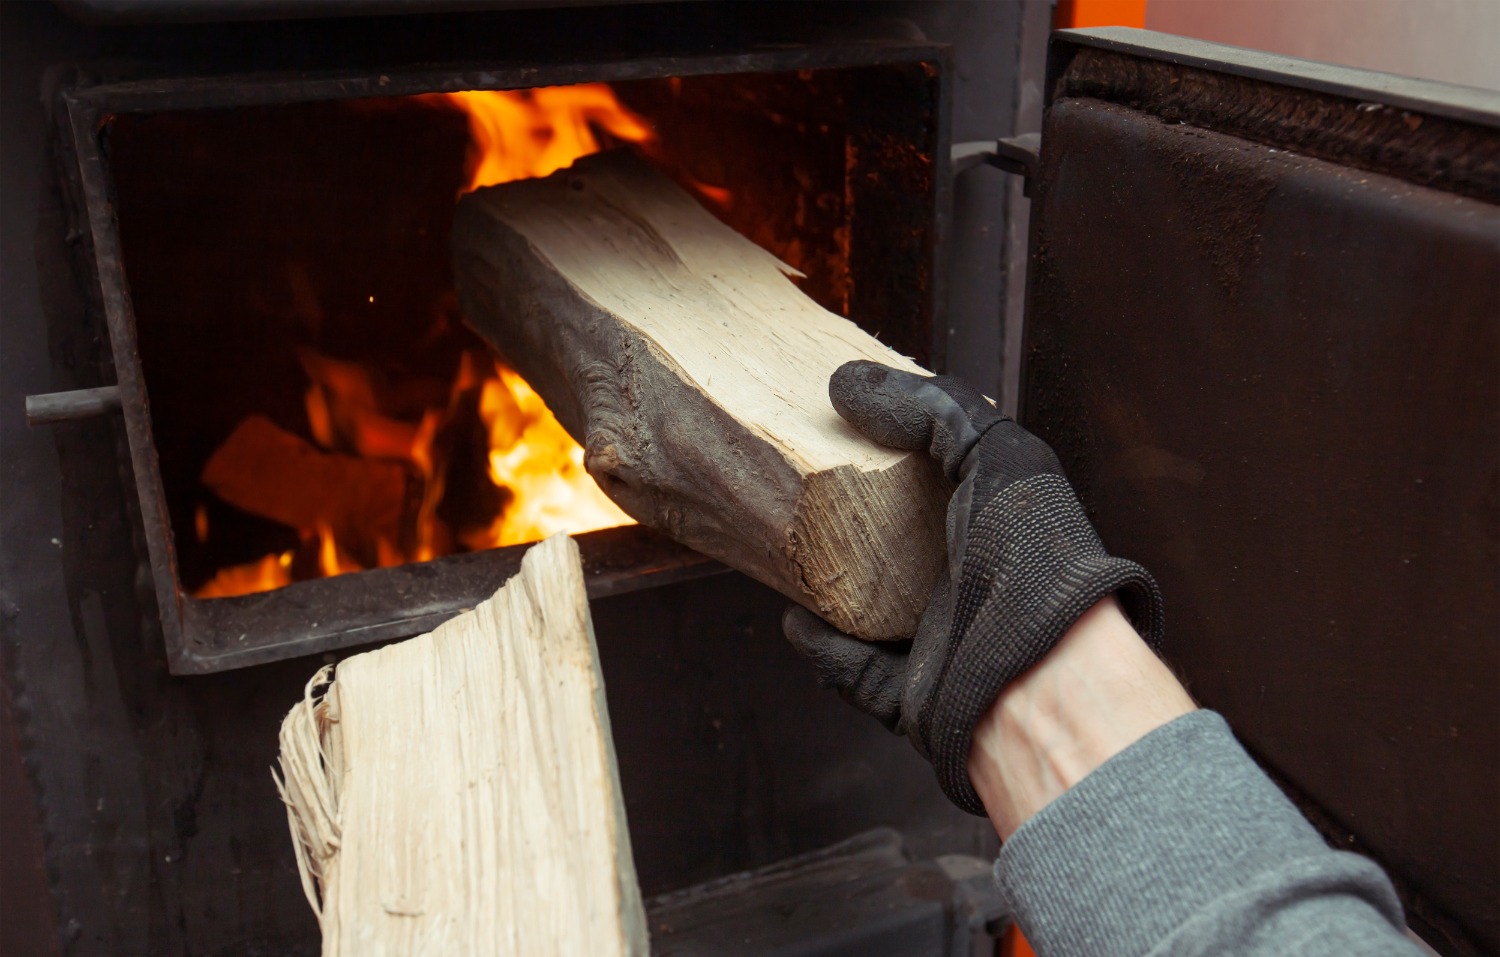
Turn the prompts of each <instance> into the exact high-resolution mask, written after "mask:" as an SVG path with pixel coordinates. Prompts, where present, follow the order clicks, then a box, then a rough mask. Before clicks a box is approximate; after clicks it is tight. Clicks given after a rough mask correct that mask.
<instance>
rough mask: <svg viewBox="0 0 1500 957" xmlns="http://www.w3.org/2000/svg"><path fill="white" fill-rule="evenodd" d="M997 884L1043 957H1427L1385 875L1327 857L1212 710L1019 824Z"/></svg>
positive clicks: (1335, 855) (1149, 738)
mask: <svg viewBox="0 0 1500 957" xmlns="http://www.w3.org/2000/svg"><path fill="white" fill-rule="evenodd" d="M995 880H996V882H997V883H998V884H999V886H1000V894H1001V897H1002V898H1004V899H1005V900H1006V901H1007V903H1008V904H1009V906H1010V908H1011V911H1012V913H1013V914H1014V915H1015V918H1016V921H1017V923H1019V924H1020V926H1021V929H1022V930H1024V931H1025V932H1026V936H1027V938H1028V939H1029V940H1030V941H1031V944H1032V947H1033V948H1035V950H1036V952H1037V954H1038V957H1060V955H1068V957H1093V955H1099V957H1128V955H1138V954H1150V955H1167V954H1171V955H1197V954H1202V955H1244V957H1250V955H1267V957H1269V955H1325V954H1326V955H1330V957H1331V955H1335V954H1338V955H1344V954H1372V955H1401V957H1417V955H1420V953H1421V952H1420V951H1419V950H1418V949H1417V947H1416V946H1415V945H1414V944H1412V943H1411V942H1410V941H1409V940H1407V939H1406V937H1405V936H1404V923H1403V920H1402V914H1401V904H1400V902H1399V901H1398V900H1397V899H1396V894H1395V891H1394V890H1393V889H1392V888H1391V884H1390V881H1388V880H1387V879H1386V877H1385V874H1384V873H1382V872H1381V870H1380V868H1379V867H1377V866H1376V865H1375V864H1373V863H1372V862H1370V861H1368V860H1366V859H1365V858H1363V857H1360V856H1358V855H1355V854H1350V853H1347V852H1344V851H1335V850H1332V849H1330V848H1329V847H1328V846H1327V845H1326V844H1325V843H1324V842H1323V840H1322V838H1320V837H1319V836H1318V833H1317V832H1316V831H1314V830H1313V828H1312V826H1311V825H1309V824H1308V823H1307V821H1306V820H1305V819H1304V818H1303V817H1302V815H1301V814H1299V813H1298V812H1297V809H1296V808H1295V807H1293V806H1292V804H1291V802H1290V801H1288V800H1287V799H1286V797H1285V796H1284V795H1283V794H1282V793H1281V792H1280V791H1279V790H1278V789H1277V788H1276V786H1275V785H1274V784H1272V783H1271V781H1270V779H1269V778H1267V777H1266V776H1265V774H1264V773H1263V772H1262V771H1261V770H1260V769H1259V768H1258V767H1257V766H1256V765H1255V762H1254V761H1252V760H1251V759H1250V756H1249V755H1247V754H1246V753H1245V750H1244V748H1242V747H1240V744H1239V742H1237V741H1236V740H1235V739H1234V736H1233V735H1232V734H1231V733H1230V731H1229V726H1228V725H1227V724H1225V723H1224V719H1223V718H1221V717H1220V716H1219V715H1217V714H1215V713H1214V712H1212V711H1196V712H1193V713H1192V714H1189V715H1185V716H1183V717H1181V718H1178V719H1177V720H1176V721H1173V722H1171V723H1170V724H1167V725H1165V726H1164V727H1161V728H1158V729H1156V730H1155V731H1153V732H1151V733H1150V734H1148V735H1146V736H1145V737H1144V738H1142V739H1141V740H1140V741H1137V742H1136V743H1135V744H1133V745H1131V746H1130V747H1129V748H1127V749H1125V750H1124V751H1122V752H1121V753H1120V754H1117V755H1115V756H1114V757H1113V758H1111V759H1110V760H1109V761H1107V762H1105V763H1104V764H1103V765H1102V766H1101V767H1099V768H1098V769H1097V770H1095V771H1094V772H1093V773H1092V774H1090V775H1089V776H1088V777H1086V778H1084V779H1083V780H1082V781H1080V782H1079V783H1078V784H1077V785H1075V786H1074V787H1073V788H1071V789H1070V790H1068V791H1067V792H1066V793H1065V794H1063V795H1062V797H1060V798H1058V799H1057V800H1056V801H1053V802H1052V803H1051V804H1050V805H1048V806H1047V807H1046V808H1044V809H1043V810H1042V811H1041V812H1040V813H1039V814H1037V815H1036V816H1035V817H1033V818H1032V819H1031V820H1029V821H1027V822H1026V823H1025V824H1023V825H1022V826H1021V827H1020V829H1019V830H1017V831H1016V833H1015V834H1013V835H1012V836H1011V838H1010V839H1009V840H1007V841H1006V842H1005V844H1004V845H1003V846H1002V847H1001V849H1000V859H999V860H998V861H996V862H995Z"/></svg>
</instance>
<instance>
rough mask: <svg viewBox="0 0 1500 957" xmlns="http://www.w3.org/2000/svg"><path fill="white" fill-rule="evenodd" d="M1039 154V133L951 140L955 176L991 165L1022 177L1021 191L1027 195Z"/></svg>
mask: <svg viewBox="0 0 1500 957" xmlns="http://www.w3.org/2000/svg"><path fill="white" fill-rule="evenodd" d="M1041 154H1042V134H1040V133H1022V134H1021V135H1020V136H1011V137H1007V138H1006V139H1003V140H975V141H970V142H967V143H954V144H953V152H952V153H951V154H950V155H951V157H952V167H953V174H954V175H955V176H956V175H958V174H959V173H962V172H964V171H966V170H971V169H973V168H974V167H976V166H993V167H995V168H996V169H998V170H1001V171H1003V172H1006V173H1014V174H1016V175H1017V176H1020V177H1022V178H1023V179H1024V180H1025V181H1026V186H1025V189H1024V193H1025V195H1027V196H1030V195H1031V184H1032V182H1033V181H1034V179H1035V175H1036V169H1037V166H1038V164H1039V163H1040V162H1041Z"/></svg>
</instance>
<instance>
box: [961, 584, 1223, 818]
mask: <svg viewBox="0 0 1500 957" xmlns="http://www.w3.org/2000/svg"><path fill="white" fill-rule="evenodd" d="M1193 708H1194V705H1193V702H1192V699H1191V698H1189V697H1188V694H1187V692H1186V691H1185V690H1184V689H1183V687H1182V685H1181V684H1179V683H1178V681H1177V679H1176V678H1175V677H1174V676H1173V675H1172V673H1171V671H1170V670H1169V669H1168V668H1167V667H1166V665H1165V664H1163V663H1162V661H1161V660H1160V659H1159V658H1157V657H1156V655H1155V654H1154V653H1153V652H1152V651H1151V649H1150V648H1148V647H1147V646H1146V644H1145V642H1144V641H1142V639H1141V637H1140V636H1139V635H1138V634H1137V633H1136V632H1135V630H1134V629H1133V628H1132V627H1131V624H1130V622H1129V620H1128V619H1127V618H1126V617H1125V615H1124V613H1123V612H1122V611H1121V610H1120V607H1119V604H1118V603H1117V602H1116V601H1115V599H1114V598H1113V597H1108V598H1105V599H1103V600H1102V601H1099V602H1097V603H1096V604H1095V605H1094V606H1093V607H1092V608H1090V609H1089V610H1088V611H1087V612H1085V613H1084V614H1083V615H1082V616H1081V617H1080V618H1079V619H1078V620H1077V621H1076V622H1075V623H1074V624H1073V626H1072V627H1071V628H1069V629H1068V631H1067V632H1066V633H1065V634H1064V635H1063V637H1062V639H1061V640H1060V641H1059V642H1058V643H1057V645H1056V647H1054V648H1053V649H1052V651H1051V652H1049V653H1048V654H1047V656H1046V657H1045V658H1043V659H1042V660H1041V662H1039V663H1038V664H1037V665H1036V666H1034V667H1033V668H1031V669H1030V670H1029V671H1027V672H1026V673H1024V674H1023V675H1021V676H1020V677H1019V678H1017V679H1016V680H1015V681H1014V682H1012V683H1011V684H1010V685H1008V686H1007V687H1006V688H1005V689H1004V690H1002V691H1001V693H1000V695H999V696H998V697H997V698H996V699H995V701H994V703H993V704H991V706H990V707H989V709H988V710H987V711H986V712H985V713H984V715H983V716H982V717H981V718H980V720H979V723H978V724H977V725H976V726H975V728H974V733H973V743H972V746H971V748H970V751H969V757H968V772H969V778H970V781H971V782H972V783H973V786H974V789H975V791H976V792H977V793H978V795H979V797H980V799H981V800H982V801H983V802H984V806H985V810H986V812H987V813H988V815H989V817H990V819H991V821H993V822H994V824H995V828H996V830H997V831H999V833H1000V835H1001V837H1008V836H1009V835H1010V834H1011V833H1012V832H1014V831H1015V829H1016V828H1018V827H1020V825H1021V824H1022V823H1023V822H1025V821H1026V819H1028V818H1029V817H1031V816H1032V815H1033V814H1035V813H1037V812H1038V811H1040V810H1041V809H1042V808H1043V807H1045V806H1046V805H1047V804H1048V803H1050V802H1051V801H1052V800H1053V799H1055V798H1057V797H1058V796H1060V795H1061V794H1062V793H1063V792H1064V791H1066V790H1067V789H1068V788H1070V787H1072V786H1073V785H1074V784H1076V783H1078V781H1080V780H1082V779H1083V777H1084V776H1086V775H1087V774H1088V773H1089V772H1091V771H1093V770H1094V769H1095V768H1097V767H1099V765H1101V764H1103V763H1104V762H1105V761H1107V760H1109V759H1110V758H1111V757H1113V756H1114V755H1116V754H1118V753H1119V752H1120V751H1123V750H1124V749H1125V748H1127V747H1129V746H1130V745H1131V744H1133V743H1134V742H1135V741H1137V740H1139V739H1140V738H1141V737H1143V736H1145V735H1146V734H1147V733H1149V732H1151V731H1153V730H1155V729H1156V728H1158V727H1160V726H1162V725H1164V724H1166V723H1168V722H1169V721H1171V720H1173V719H1174V718H1177V717H1180V716H1181V715H1183V714H1186V713H1188V712H1189V711H1191V710H1193Z"/></svg>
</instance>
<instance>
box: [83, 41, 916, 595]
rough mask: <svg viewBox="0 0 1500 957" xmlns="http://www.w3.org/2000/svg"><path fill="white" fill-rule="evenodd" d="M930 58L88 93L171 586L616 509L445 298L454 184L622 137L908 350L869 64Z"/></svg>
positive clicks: (909, 233) (894, 75)
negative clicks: (151, 446)
mask: <svg viewBox="0 0 1500 957" xmlns="http://www.w3.org/2000/svg"><path fill="white" fill-rule="evenodd" d="M930 80H931V74H930V68H928V67H927V66H926V65H925V64H900V65H882V66H879V67H858V68H842V69H825V70H802V71H795V72H787V73H764V74H728V75H703V76H684V77H668V78H661V79H646V80H630V81H625V82H617V83H614V84H604V83H582V84H577V85H571V86H556V87H541V88H535V89H523V90H502V91H470V92H456V93H429V94H419V95H412V96H401V97H390V98H382V99H354V100H332V101H323V102H304V103H290V104H284V105H273V106H250V107H239V108H233V109H213V110H207V109H200V110H179V111H171V112H148V113H125V114H117V115H115V116H112V117H111V118H110V119H109V122H108V125H107V128H106V132H105V143H106V148H107V157H108V163H109V166H110V168H111V172H112V174H113V179H114V183H115V194H116V209H117V215H118V221H119V229H120V237H121V244H122V252H123V261H124V270H125V275H126V278H127V280H128V282H129V288H130V296H131V302H132V306H133V312H134V317H135V324H136V335H137V341H138V346H139V350H140V356H141V362H142V368H143V371H144V377H145V382H146V386H147V392H148V396H149V403H150V405H149V413H150V422H151V427H152V432H153V437H154V440H155V447H156V452H157V457H158V461H159V465H160V471H161V477H162V488H163V490H164V498H165V504H166V510H167V514H168V515H169V521H170V525H171V528H170V532H169V534H170V538H171V541H172V544H173V546H174V551H175V558H176V562H175V567H176V570H177V576H178V587H179V590H180V592H181V593H183V594H184V595H185V596H191V597H192V598H196V599H213V598H230V597H234V596H241V595H248V594H251V593H255V592H262V591H268V590H272V589H277V588H281V587H284V586H286V585H289V584H292V583H294V582H297V581H302V580H307V579H314V578H322V577H331V576H335V575H341V574H345V573H349V572H358V571H363V570H366V569H372V568H379V567H390V566H395V565H402V564H406V563H411V562H424V561H429V560H432V559H436V558H440V557H442V556H445V555H453V554H458V553H463V552H476V551H481V550H484V549H490V548H496V547H502V546H507V545H515V544H522V543H526V542H531V541H536V540H538V539H540V538H542V537H545V536H546V535H549V534H552V533H554V532H557V531H567V532H585V531H589V530H593V529H601V528H609V527H613V526H617V525H622V524H627V523H630V521H631V520H630V519H629V517H628V516H626V515H625V514H624V513H623V512H621V511H620V510H619V509H618V508H617V507H616V506H615V505H614V504H613V503H612V502H610V501H609V500H608V499H607V498H606V497H605V496H604V495H603V493H602V492H600V491H599V489H598V487H597V486H595V485H594V483H593V480H592V479H591V478H589V476H588V475H587V473H586V472H585V471H584V468H583V453H582V450H581V449H580V448H579V447H578V445H577V443H575V442H574V441H573V440H572V438H571V437H569V436H568V435H567V433H566V432H565V431H564V430H563V429H562V428H561V426H559V425H558V423H557V422H556V420H555V419H553V417H552V416H551V414H550V412H548V410H547V409H546V407H545V405H544V404H543V403H542V401H541V399H540V398H539V397H538V396H537V395H536V393H535V392H534V391H532V390H531V389H530V387H529V386H528V385H527V384H526V383H525V381H524V380H522V379H521V378H520V376H518V375H517V374H516V373H515V372H513V371H512V370H511V369H509V368H508V367H507V366H506V365H505V364H504V362H503V361H502V360H501V359H499V358H498V357H496V356H494V355H493V354H492V353H491V352H490V351H489V350H488V349H487V348H486V346H485V345H484V344H483V343H482V342H481V341H480V340H479V338H478V337H477V336H475V335H474V334H473V333H472V332H470V331H469V330H468V329H467V327H465V325H464V324H463V320H462V317H461V316H460V315H459V312H458V307H457V300H456V296H455V294H454V289H453V280H452V276H451V272H450V266H449V247H448V234H449V227H450V225H451V219H452V213H453V207H454V203H455V200H456V199H457V197H458V196H459V195H461V194H462V193H463V192H465V191H468V190H471V189H476V188H481V187H485V186H490V185H494V184H498V183H503V182H507V181H510V180H515V179H521V178H525V177H531V176H545V175H548V174H550V173H552V172H554V171H556V170H557V169H561V168H565V167H567V166H569V165H571V164H572V162H573V161H575V160H576V159H578V158H580V157H582V156H585V155H588V154H590V153H593V152H596V151H598V150H600V149H610V148H629V149H634V150H636V151H638V152H640V153H641V154H642V155H644V156H645V157H647V158H648V159H649V160H650V161H651V162H653V163H654V164H655V165H657V166H658V167H659V168H661V169H662V170H663V171H665V172H667V173H668V174H669V175H671V176H672V177H673V178H675V179H676V180H677V181H678V182H679V183H681V184H682V185H683V186H684V187H686V188H687V189H689V190H690V191H691V192H693V194H694V195H696V196H697V197H698V198H699V199H700V201H702V202H703V204H704V205H705V206H706V207H707V208H708V209H710V210H711V211H713V212H714V213H715V214H716V215H718V216H720V217H721V218H723V219H724V220H725V221H726V222H727V223H729V225H731V226H733V227H734V228H736V229H737V230H739V231H740V232H742V233H743V234H745V235H746V236H748V237H749V238H751V239H753V240H754V241H756V242H757V243H759V244H760V245H762V246H764V247H765V248H767V249H769V250H770V251H772V252H773V253H775V254H776V255H778V256H779V257H781V258H782V259H783V260H784V261H786V262H787V263H789V264H790V265H792V266H794V267H796V268H797V269H798V270H800V271H801V272H803V273H805V274H806V278H805V279H803V280H800V282H801V283H802V284H803V288H804V290H805V291H806V292H807V293H808V294H809V295H811V296H812V297H813V298H814V299H816V300H818V301H819V302H820V303H821V304H823V305H824V306H826V307H827V308H829V309H831V310H833V311H835V312H839V313H841V314H843V315H846V316H850V317H851V318H854V319H855V320H856V321H859V322H860V323H861V324H862V325H864V326H865V327H866V328H867V329H870V330H871V331H872V332H875V333H876V334H879V335H881V336H882V338H883V339H885V341H887V342H889V343H891V344H892V345H894V346H895V347H897V348H899V349H902V350H903V351H906V352H907V353H908V354H913V355H915V356H916V357H917V358H918V359H919V361H920V360H926V359H927V358H928V350H927V343H928V338H929V337H928V327H929V324H930V315H929V310H928V307H927V306H926V305H925V303H926V302H927V301H928V300H929V299H930V291H929V288H928V286H929V282H930V277H929V276H928V270H927V266H928V265H930V256H931V250H932V245H931V244H932V242H933V241H934V240H933V232H934V224H933V223H932V205H931V204H932V196H933V182H934V176H935V172H934V169H933V159H932V155H933V152H932V149H931V143H930V140H931V135H930V134H931V131H932V118H931V115H930V106H929V110H928V111H925V112H924V111H921V110H917V111H913V110H909V109H906V110H903V109H902V108H903V104H902V103H901V102H900V100H901V95H898V93H897V92H893V91H902V90H906V91H911V90H917V91H923V92H921V93H920V94H915V95H918V96H919V98H920V96H922V95H928V94H927V92H925V91H929V90H930V87H931V83H930ZM904 95H906V96H907V97H911V96H913V95H914V94H912V93H910V92H908V93H906V94H904ZM893 98H894V99H895V100H896V101H897V102H895V103H892V102H891V100H892V99H893ZM893 111H899V113H898V116H899V119H897V120H892V119H890V117H891V116H892V113H893ZM876 198H879V199H880V201H879V202H876V201H875V200H876Z"/></svg>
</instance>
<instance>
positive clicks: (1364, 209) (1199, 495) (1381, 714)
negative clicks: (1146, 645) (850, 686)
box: [1020, 28, 1500, 954]
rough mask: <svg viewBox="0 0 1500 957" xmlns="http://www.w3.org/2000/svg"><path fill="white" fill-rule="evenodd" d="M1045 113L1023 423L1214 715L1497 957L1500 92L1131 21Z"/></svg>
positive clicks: (1405, 884)
mask: <svg viewBox="0 0 1500 957" xmlns="http://www.w3.org/2000/svg"><path fill="white" fill-rule="evenodd" d="M1047 101H1048V104H1047V110H1046V115H1045V121H1044V126H1043V132H1042V138H1041V143H1042V146H1041V151H1040V157H1039V160H1038V161H1037V162H1036V163H1035V164H1028V165H1034V169H1033V170H1031V172H1032V181H1031V182H1030V183H1029V187H1028V192H1030V193H1031V194H1032V196H1033V206H1032V221H1031V238H1030V264H1029V280H1028V281H1029V288H1028V291H1027V297H1028V301H1027V312H1026V334H1025V351H1024V358H1023V363H1024V368H1023V378H1022V384H1021V392H1020V416H1021V420H1022V421H1023V422H1024V423H1025V424H1026V425H1027V426H1028V427H1029V428H1031V429H1033V430H1034V431H1036V432H1037V433H1038V434H1040V435H1041V436H1042V437H1043V438H1045V439H1046V440H1047V441H1049V442H1051V443H1053V445H1054V446H1055V447H1056V449H1057V451H1058V454H1059V455H1060V456H1061V458H1062V461H1063V464H1064V465H1065V467H1066V468H1067V470H1068V474H1069V476H1070V477H1071V478H1072V479H1073V481H1074V482H1075V483H1076V484H1077V486H1078V488H1079V491H1080V494H1081V496H1082V498H1083V500H1084V502H1085V503H1086V505H1087V506H1088V507H1089V509H1090V511H1091V513H1092V514H1093V515H1094V517H1095V520H1096V521H1097V524H1098V527H1099V531H1100V534H1101V535H1102V536H1103V538H1104V541H1105V543H1106V545H1107V546H1108V547H1109V548H1110V549H1111V550H1112V551H1113V552H1115V553H1116V554H1120V555H1123V556H1126V557H1129V558H1132V559H1136V560H1138V561H1140V562H1142V563H1143V564H1145V565H1146V567H1148V568H1150V569H1151V570H1152V571H1153V572H1154V573H1155V574H1156V576H1157V578H1158V579H1159V580H1160V582H1161V586H1162V590H1163V591H1164V592H1165V594H1166V599H1167V641H1168V645H1167V652H1166V654H1167V658H1168V659H1169V660H1170V662H1171V664H1172V665H1173V666H1174V667H1175V668H1176V669H1178V670H1179V672H1180V673H1181V674H1182V675H1183V676H1184V678H1185V680H1186V682H1187V684H1188V687H1189V689H1190V690H1191V691H1192V693H1193V694H1194V696H1195V697H1196V698H1197V699H1198V700H1199V701H1200V702H1202V703H1203V704H1204V705H1205V706H1207V707H1211V708H1214V709H1217V710H1218V711H1220V712H1222V713H1223V714H1224V715H1225V716H1226V717H1227V718H1228V720H1229V722H1230V724H1231V725H1232V726H1233V727H1234V729H1235V730H1236V732H1237V733H1238V734H1239V735H1240V737H1241V739H1242V740H1243V741H1244V743H1245V744H1246V746H1247V747H1248V748H1249V749H1250V750H1251V752H1252V753H1254V754H1255V755H1256V756H1257V758H1258V759H1260V760H1261V761H1262V763H1263V764H1264V765H1265V766H1266V767H1267V768H1268V769H1269V770H1270V771H1271V772H1272V773H1273V775H1275V776H1276V777H1277V778H1278V780H1279V781H1280V782H1281V783H1282V784H1283V785H1284V786H1285V787H1286V788H1287V790H1288V791H1289V792H1290V793H1291V794H1292V795H1293V797H1294V799H1296V800H1298V801H1299V802H1300V804H1301V805H1302V806H1303V807H1304V808H1305V809H1306V811H1307V812H1308V814H1309V816H1310V817H1312V818H1313V819H1314V821H1315V822H1317V823H1318V824H1319V825H1320V826H1321V827H1322V829H1323V831H1324V833H1325V834H1326V835H1328V836H1329V837H1330V838H1331V839H1332V840H1334V841H1335V843H1337V844H1338V845H1340V846H1345V847H1351V848H1354V849H1357V850H1361V851H1364V852H1365V853H1367V854H1369V855H1371V856H1372V857H1374V858H1375V859H1376V860H1378V861H1379V862H1380V863H1381V864H1383V865H1384V866H1385V867H1386V868H1387V870H1388V871H1389V872H1390V873H1391V875H1392V877H1393V878H1394V879H1395V881H1396V882H1397V884H1398V886H1399V887H1400V889H1401V892H1402V894H1403V896H1404V898H1405V901H1406V904H1407V908H1408V912H1409V920H1410V921H1411V923H1412V926H1413V927H1415V928H1417V929H1418V931H1419V933H1421V934H1422V936H1423V937H1424V938H1426V939H1427V940H1429V941H1430V942H1431V943H1432V944H1433V945H1434V946H1435V947H1438V948H1439V949H1440V950H1443V951H1444V952H1449V953H1459V954H1463V953H1470V952H1480V951H1482V952H1492V951H1493V950H1495V949H1497V948H1500V548H1497V538H1500V489H1497V485H1500V206H1497V203H1500V96H1497V95H1495V94H1491V93H1487V92H1484V91H1480V90H1471V89H1464V88H1458V87H1451V86H1446V85H1442V84H1436V83H1428V82H1422V81H1415V80H1407V79H1403V78H1400V77H1394V76H1389V75H1385V74H1378V73H1370V72H1365V71H1358V70H1349V69H1343V68H1337V67H1331V66H1327V65H1324V64H1318V63H1310V62H1306V61H1301V60H1293V59H1288V58H1284V57H1276V56H1269V55H1266V54H1261V53H1255V52H1251V51H1246V50H1239V49H1235V48H1231V47H1224V46H1219V45H1216V44H1209V43H1202V42H1197V41H1190V40H1185V39H1182V38H1179V37H1170V36H1165V35H1161V34H1155V33H1149V32H1145V31H1138V30H1126V29H1115V28H1111V29H1102V30H1087V31H1064V32H1060V33H1057V34H1055V35H1054V37H1053V40H1052V45H1051V48H1050V51H1049V57H1048V77H1047Z"/></svg>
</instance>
